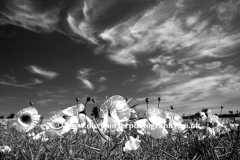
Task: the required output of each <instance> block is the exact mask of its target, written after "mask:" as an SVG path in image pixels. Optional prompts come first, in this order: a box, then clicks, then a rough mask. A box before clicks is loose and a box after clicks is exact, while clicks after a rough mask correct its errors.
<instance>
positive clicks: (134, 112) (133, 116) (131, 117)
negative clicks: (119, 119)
mask: <svg viewBox="0 0 240 160" xmlns="http://www.w3.org/2000/svg"><path fill="white" fill-rule="evenodd" d="M130 113H131V115H130V119H136V118H138V115H137V112H136V110H135V109H133V108H130Z"/></svg>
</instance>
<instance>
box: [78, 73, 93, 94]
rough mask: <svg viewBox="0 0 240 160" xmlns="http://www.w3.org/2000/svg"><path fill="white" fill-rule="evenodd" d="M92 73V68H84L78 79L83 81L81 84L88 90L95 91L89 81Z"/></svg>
mask: <svg viewBox="0 0 240 160" xmlns="http://www.w3.org/2000/svg"><path fill="white" fill-rule="evenodd" d="M90 71H92V69H91V68H83V69H81V70H79V71H78V73H77V79H79V80H81V82H82V83H83V84H84V86H85V87H86V88H88V89H91V90H93V89H94V86H93V84H92V83H91V82H90V81H89V80H88V77H89V76H90Z"/></svg>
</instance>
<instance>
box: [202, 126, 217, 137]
mask: <svg viewBox="0 0 240 160" xmlns="http://www.w3.org/2000/svg"><path fill="white" fill-rule="evenodd" d="M205 129H206V135H207V136H210V137H212V136H216V132H215V130H214V129H213V128H210V127H206V128H205Z"/></svg>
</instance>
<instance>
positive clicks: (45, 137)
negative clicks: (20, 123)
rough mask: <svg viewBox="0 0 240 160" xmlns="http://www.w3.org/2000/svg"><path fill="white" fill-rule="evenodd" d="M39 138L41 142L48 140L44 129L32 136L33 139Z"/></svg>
mask: <svg viewBox="0 0 240 160" xmlns="http://www.w3.org/2000/svg"><path fill="white" fill-rule="evenodd" d="M39 139H41V141H43V142H46V141H48V140H49V139H48V137H47V135H46V132H45V131H42V132H39V133H38V134H36V135H34V136H33V140H39Z"/></svg>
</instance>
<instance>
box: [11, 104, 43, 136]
mask: <svg viewBox="0 0 240 160" xmlns="http://www.w3.org/2000/svg"><path fill="white" fill-rule="evenodd" d="M40 117H41V116H40V115H38V111H37V110H36V109H35V108H33V107H28V108H25V109H22V110H21V111H19V112H18V113H17V114H16V116H15V117H14V123H13V126H14V127H15V128H16V130H17V131H19V132H29V131H30V130H31V129H33V128H34V127H36V125H37V124H38V122H39V120H40Z"/></svg>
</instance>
